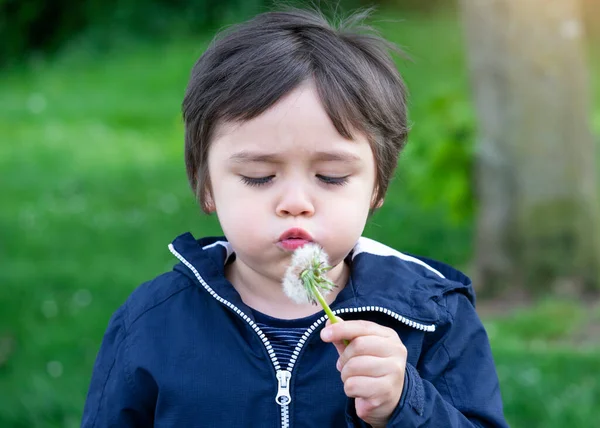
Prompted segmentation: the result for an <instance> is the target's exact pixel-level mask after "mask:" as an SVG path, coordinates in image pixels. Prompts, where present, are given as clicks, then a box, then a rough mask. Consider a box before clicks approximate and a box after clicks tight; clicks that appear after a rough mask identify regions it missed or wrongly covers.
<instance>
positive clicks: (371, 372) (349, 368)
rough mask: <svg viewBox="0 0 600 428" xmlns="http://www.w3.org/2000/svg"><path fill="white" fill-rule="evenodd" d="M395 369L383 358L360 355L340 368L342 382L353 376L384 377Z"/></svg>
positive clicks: (391, 363)
mask: <svg viewBox="0 0 600 428" xmlns="http://www.w3.org/2000/svg"><path fill="white" fill-rule="evenodd" d="M340 365H341V363H340ZM395 369H396V367H394V363H393V362H390V361H388V360H387V359H385V358H379V357H372V356H369V355H360V356H358V357H354V358H352V359H350V360H349V361H348V362H347V363H346V364H345V365H344V366H343V367H342V370H341V376H342V382H346V380H347V379H349V378H351V377H355V376H368V377H380V376H385V375H387V374H389V373H390V372H391V371H393V370H395Z"/></svg>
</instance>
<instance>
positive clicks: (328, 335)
mask: <svg viewBox="0 0 600 428" xmlns="http://www.w3.org/2000/svg"><path fill="white" fill-rule="evenodd" d="M321 339H323V340H331V330H329V329H328V328H324V329H323V330H321Z"/></svg>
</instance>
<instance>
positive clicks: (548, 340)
mask: <svg viewBox="0 0 600 428" xmlns="http://www.w3.org/2000/svg"><path fill="white" fill-rule="evenodd" d="M380 26H381V27H382V28H383V30H384V32H385V34H387V35H388V36H389V37H390V38H392V39H393V40H396V41H398V42H399V43H401V44H402V45H405V46H407V47H408V48H409V52H410V54H411V55H412V56H413V57H414V62H413V63H402V64H401V65H400V68H401V70H402V72H403V74H404V75H405V78H406V80H407V82H408V85H409V87H410V90H411V93H412V96H411V101H410V102H411V111H412V115H411V118H412V120H413V122H414V132H413V133H412V135H411V141H410V143H409V146H408V148H407V152H406V154H405V155H404V157H403V159H402V161H401V163H400V170H399V174H398V177H397V179H396V180H395V182H394V183H393V185H392V187H391V188H390V192H389V194H388V197H387V200H386V206H385V207H384V208H383V209H382V210H381V211H380V212H378V213H377V214H376V215H375V216H374V218H373V221H372V223H371V224H370V225H369V227H368V229H367V234H368V235H369V236H372V237H374V238H376V239H379V240H382V241H384V242H386V243H389V244H390V245H393V246H396V247H398V248H401V249H403V250H406V251H412V252H416V253H420V254H425V255H429V256H432V257H436V258H441V259H443V260H446V261H449V262H451V263H458V264H464V263H466V262H467V261H468V259H469V255H470V251H471V244H470V242H471V235H472V226H471V225H470V223H468V222H465V221H464V218H465V212H461V211H460V210H459V211H458V212H456V207H460V206H461V201H464V200H465V198H466V197H468V189H466V187H467V185H466V184H465V180H467V179H468V177H466V178H465V177H461V176H460V175H456V176H455V178H454V179H453V182H450V183H448V182H446V180H445V179H444V176H443V175H440V173H439V172H437V173H436V171H435V168H433V169H432V167H431V165H430V164H429V165H428V164H427V163H426V162H424V161H423V158H424V156H426V155H427V154H428V153H432V152H433V153H437V152H436V150H438V149H437V148H440V149H439V150H438V152H440V153H438V156H439V158H440V159H441V161H440V162H442V163H443V162H445V161H447V159H448V156H450V157H451V156H452V153H446V152H444V151H443V147H445V146H448V145H449V144H450V146H451V147H452V145H451V144H456V145H457V147H458V148H459V149H460V150H467V151H468V149H465V148H464V147H462V146H460V147H459V146H458V145H459V144H461V138H463V137H464V139H465V140H467V141H468V140H469V139H471V138H472V135H473V134H472V133H473V129H474V122H473V112H472V110H471V107H470V102H469V96H468V83H467V77H466V71H465V69H464V52H463V50H462V42H461V34H460V30H459V28H458V24H457V22H456V21H455V20H454V19H451V18H441V17H440V18H436V19H435V20H426V19H422V18H419V17H410V18H409V19H407V20H406V21H405V22H403V23H400V24H392V23H385V22H384V23H381V24H380ZM205 44H206V40H200V41H191V40H182V41H179V42H177V43H175V42H171V43H165V44H163V45H159V46H144V45H138V46H129V47H124V48H123V49H122V50H121V51H118V52H114V53H108V54H104V55H101V56H94V55H91V54H89V53H86V52H85V51H84V50H77V49H75V50H74V51H73V52H69V53H66V54H64V55H62V56H61V57H59V58H58V59H56V60H55V61H53V62H51V63H45V62H38V63H36V64H32V65H30V66H28V67H23V68H20V69H13V70H9V71H4V72H3V74H2V75H0V136H1V137H0V138H1V143H0V183H1V188H2V193H1V194H2V209H1V210H0V234H1V236H0V260H1V261H2V267H3V269H0V284H1V287H0V397H1V398H0V427H3V428H4V427H7V428H17V427H27V428H32V427H33V428H37V427H75V426H78V424H79V418H80V415H81V410H82V406H83V402H84V399H85V393H86V390H87V386H88V382H89V377H90V373H91V367H92V364H93V361H94V358H95V354H96V352H97V350H98V346H99V342H100V339H101V337H102V334H103V332H104V329H105V327H106V323H107V321H108V318H109V317H110V315H111V313H112V312H113V311H114V310H115V309H116V308H117V307H118V305H119V304H120V303H121V302H122V301H123V300H124V299H125V298H126V297H127V295H128V294H129V293H130V292H131V291H132V289H133V288H134V287H136V286H137V285H138V284H140V283H141V282H143V281H145V280H147V279H149V278H151V277H153V276H155V275H157V274H159V273H161V272H163V271H164V270H167V269H170V268H171V266H172V265H173V263H174V259H173V258H172V256H171V255H170V253H169V252H168V250H167V247H166V246H167V244H168V243H169V242H170V241H171V239H172V238H173V237H175V236H176V235H178V234H180V233H183V232H185V231H192V233H194V234H195V235H196V236H202V235H207V234H216V233H220V229H219V226H218V224H217V222H216V219H215V218H214V217H206V216H203V215H201V214H199V209H198V207H197V206H196V204H195V202H194V200H193V197H192V194H191V192H190V191H189V189H188V185H187V181H186V177H185V172H184V168H183V154H182V150H183V144H182V141H183V132H182V126H181V120H180V113H179V108H180V102H181V98H182V95H183V91H184V87H185V84H186V81H187V77H188V73H189V70H190V68H191V66H192V64H193V62H194V61H195V59H196V58H197V56H198V55H199V53H200V52H201V51H202V49H203V48H204V46H205ZM595 64H596V63H595ZM595 93H596V100H599V99H600V95H599V94H600V91H599V89H598V86H596V91H595ZM596 107H598V103H596ZM599 112H600V109H599V108H596V109H595V115H594V117H595V122H594V123H595V127H596V130H597V131H598V132H600V115H599ZM463 144H464V143H463ZM426 145H428V147H429V148H428V149H427V150H425V149H424V148H423V147H424V146H426ZM439 194H444V195H450V196H445V197H446V199H445V200H443V201H441V202H440V201H435V198H434V196H435V195H439ZM423 195H425V196H424V197H423ZM454 214H456V215H454ZM467 214H468V212H467ZM467 217H468V216H467ZM461 219H463V220H461ZM594 317H598V314H596V315H594V313H593V312H590V311H589V310H584V309H583V308H581V307H579V306H577V305H573V304H570V303H562V302H546V303H542V304H540V305H539V307H536V308H534V309H533V310H528V311H524V312H519V313H517V314H515V315H514V316H510V317H508V318H494V319H488V320H486V323H487V325H488V328H489V331H490V338H491V341H492V345H493V350H494V354H495V356H496V360H497V364H498V371H499V374H500V377H501V382H502V388H503V395H504V398H505V401H506V414H507V416H508V418H509V420H510V421H511V425H512V426H514V427H528V428H529V427H536V426H539V427H562V426H565V425H569V424H570V426H576V427H585V426H590V427H591V426H594V425H595V421H597V420H599V419H600V406H599V404H598V403H600V385H599V381H600V380H599V375H598V373H600V367H599V366H600V359H598V358H597V355H598V350H599V349H600V346H597V345H598V344H596V345H594V344H593V343H592V344H590V343H585V341H581V342H575V341H573V338H574V337H577V335H578V334H579V333H580V332H581V331H582V330H584V331H585V329H586V328H587V326H589V325H590V322H591V320H592V321H593V320H594V319H596V320H597V318H594Z"/></svg>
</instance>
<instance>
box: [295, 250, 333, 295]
mask: <svg viewBox="0 0 600 428" xmlns="http://www.w3.org/2000/svg"><path fill="white" fill-rule="evenodd" d="M328 269H329V260H328V257H327V254H326V253H325V251H324V250H323V248H321V247H320V246H319V245H317V244H314V243H311V244H306V245H303V246H302V247H300V248H298V249H297V250H296V251H294V254H293V255H292V261H291V263H290V266H289V267H288V269H287V270H286V272H285V275H284V277H283V292H284V293H285V294H286V295H287V296H288V297H289V298H290V299H291V300H292V301H294V302H296V303H298V304H302V303H315V304H316V298H315V296H314V293H313V292H312V291H311V289H310V287H307V286H306V284H305V281H303V280H302V278H301V275H302V272H305V271H309V272H310V271H312V273H313V274H314V275H313V276H314V277H317V278H325V272H326V271H327V270H328ZM317 286H319V284H317ZM331 288H332V287H331V286H330V284H323V287H319V291H321V294H323V295H327V293H329V292H330V291H331Z"/></svg>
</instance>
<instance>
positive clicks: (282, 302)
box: [225, 260, 350, 319]
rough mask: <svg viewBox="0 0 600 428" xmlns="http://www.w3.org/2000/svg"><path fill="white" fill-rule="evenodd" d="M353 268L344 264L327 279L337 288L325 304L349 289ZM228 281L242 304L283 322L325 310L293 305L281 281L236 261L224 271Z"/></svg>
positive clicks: (310, 305)
mask: <svg viewBox="0 0 600 428" xmlns="http://www.w3.org/2000/svg"><path fill="white" fill-rule="evenodd" d="M349 274H350V268H349V267H348V265H346V263H344V262H343V261H342V262H340V263H338V264H337V265H336V266H335V267H334V268H333V269H331V270H330V271H329V272H328V274H327V276H328V277H329V279H331V281H333V283H334V284H335V285H336V286H337V287H335V288H334V289H333V290H332V291H331V292H330V293H329V294H328V295H327V296H325V301H326V302H327V304H329V305H331V303H333V301H334V300H335V299H336V297H337V295H338V294H339V292H340V291H342V289H343V288H344V286H345V285H346V282H347V281H348V276H349ZM225 277H226V278H227V279H228V280H229V282H231V283H232V284H233V286H234V288H235V289H236V291H237V292H238V293H239V294H240V297H241V298H242V301H243V302H244V303H245V304H246V305H248V306H250V307H251V308H252V309H255V310H257V311H259V312H262V313H264V314H266V315H269V316H271V317H274V318H280V319H297V318H304V317H307V316H310V315H314V314H316V313H318V312H320V311H322V310H323V308H321V306H320V305H317V306H315V305H312V304H310V303H306V304H297V303H294V302H293V301H292V300H290V298H289V297H288V296H286V295H285V293H284V292H283V287H282V285H281V280H277V279H274V278H268V277H265V276H263V275H261V274H260V273H258V272H256V271H254V270H252V269H251V268H249V267H248V266H246V265H244V264H243V263H240V262H239V261H238V260H235V261H234V262H233V263H231V264H230V265H228V266H227V267H226V268H225Z"/></svg>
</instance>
